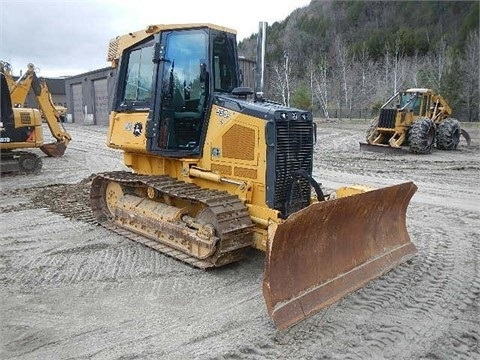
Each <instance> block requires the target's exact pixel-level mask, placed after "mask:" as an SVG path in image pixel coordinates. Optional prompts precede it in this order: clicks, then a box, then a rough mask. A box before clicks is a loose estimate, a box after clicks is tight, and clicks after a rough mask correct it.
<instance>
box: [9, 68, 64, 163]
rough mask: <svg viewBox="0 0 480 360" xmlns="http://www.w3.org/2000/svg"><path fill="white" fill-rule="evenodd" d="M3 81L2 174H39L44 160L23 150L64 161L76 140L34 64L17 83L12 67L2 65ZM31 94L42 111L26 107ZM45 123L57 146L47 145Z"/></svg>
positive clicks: (53, 143)
mask: <svg viewBox="0 0 480 360" xmlns="http://www.w3.org/2000/svg"><path fill="white" fill-rule="evenodd" d="M0 77H1V93H0V97H1V110H2V118H1V126H0V127H1V137H0V150H1V167H0V172H1V173H7V172H20V173H32V172H38V171H39V170H40V169H41V167H42V161H41V159H40V157H39V156H38V155H36V154H35V153H33V152H28V151H19V149H28V148H39V149H40V150H41V151H42V152H44V153H45V154H46V155H47V156H50V157H60V156H63V154H64V153H65V150H66V148H67V145H68V143H69V142H70V141H71V139H72V138H71V136H70V134H69V133H68V132H67V131H66V130H65V128H64V127H63V125H62V124H61V114H60V113H59V112H58V110H57V109H56V108H55V106H54V105H53V102H52V98H51V95H50V93H49V92H48V88H47V86H46V84H45V83H44V82H43V81H42V80H40V79H39V78H38V77H37V76H36V73H35V70H34V66H33V65H32V64H29V66H28V70H27V71H26V72H25V74H24V75H23V76H22V77H20V78H19V79H18V80H17V81H14V80H13V77H12V75H11V69H10V66H9V64H8V63H5V62H1V61H0ZM30 90H33V92H34V94H35V96H36V99H37V101H38V104H39V108H40V109H31V108H25V107H23V106H22V105H23V104H24V103H25V100H26V97H27V94H28V92H29V91H30ZM42 119H44V120H45V121H46V123H47V125H48V127H49V130H50V132H51V134H52V136H53V137H54V138H55V140H56V142H52V143H47V144H45V143H44V136H43V131H42Z"/></svg>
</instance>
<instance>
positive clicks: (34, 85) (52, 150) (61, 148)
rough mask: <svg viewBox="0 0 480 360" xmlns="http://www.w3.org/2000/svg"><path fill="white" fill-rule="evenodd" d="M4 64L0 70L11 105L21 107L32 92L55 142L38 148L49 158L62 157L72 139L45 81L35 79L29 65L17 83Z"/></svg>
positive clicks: (33, 70)
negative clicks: (7, 87) (6, 86)
mask: <svg viewBox="0 0 480 360" xmlns="http://www.w3.org/2000/svg"><path fill="white" fill-rule="evenodd" d="M5 64H6V63H5V62H1V64H0V70H1V71H2V72H3V73H4V76H5V78H6V81H7V84H8V86H9V89H10V96H11V100H12V103H13V104H21V105H23V104H24V103H25V101H26V99H27V95H28V93H29V92H30V90H32V91H33V93H34V95H35V97H36V99H37V102H38V105H39V108H40V110H41V112H42V117H43V119H44V120H45V121H46V123H47V125H48V128H49V130H50V133H51V134H52V136H53V137H54V138H55V139H56V140H57V141H56V142H53V143H48V144H43V145H42V146H40V150H42V151H43V153H45V154H46V155H47V156H49V157H60V156H63V154H64V153H65V150H66V148H67V146H68V143H69V142H70V140H71V139H72V138H71V136H70V134H69V133H68V132H67V131H66V130H65V128H64V127H63V125H62V122H61V119H60V113H59V112H58V110H57V109H56V107H55V105H54V103H53V100H52V96H51V94H50V92H49V90H48V86H47V84H46V82H45V79H39V78H38V77H37V74H36V72H35V66H34V65H33V64H31V63H30V64H28V66H27V71H25V73H24V75H23V76H22V77H20V78H19V79H18V80H17V81H13V78H12V75H11V73H10V67H9V66H6V65H5Z"/></svg>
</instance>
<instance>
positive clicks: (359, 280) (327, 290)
mask: <svg viewBox="0 0 480 360" xmlns="http://www.w3.org/2000/svg"><path fill="white" fill-rule="evenodd" d="M416 190H417V186H416V185H415V184H414V183H412V182H408V183H404V184H400V185H395V186H391V187H386V188H382V189H378V190H372V191H368V192H365V193H361V194H358V195H353V196H348V197H344V198H339V199H336V200H331V201H324V202H320V203H316V204H313V205H310V206H309V207H307V208H305V209H303V210H301V211H299V212H297V213H295V214H293V215H291V216H290V217H289V218H288V219H287V220H286V221H285V222H284V223H282V224H280V225H279V226H278V227H277V229H276V231H274V232H273V231H271V232H270V233H269V241H268V244H267V253H266V263H265V274H264V281H263V296H264V298H265V302H266V305H267V310H268V313H269V314H270V316H271V317H272V319H273V320H274V322H275V324H276V325H277V327H278V328H279V329H286V328H288V327H289V326H292V325H294V324H296V323H297V322H299V321H301V320H303V319H304V318H306V317H308V316H310V315H312V314H314V313H316V312H318V311H319V310H321V309H322V308H324V307H326V306H329V305H331V304H333V303H334V302H336V301H338V300H339V299H341V298H342V297H343V296H345V295H347V294H349V293H351V292H353V291H355V290H357V289H359V288H360V287H362V286H363V285H364V284H366V283H367V282H368V281H370V280H372V279H374V278H376V277H378V276H380V275H382V274H384V273H386V272H387V271H389V270H391V269H392V268H393V267H395V266H396V265H398V264H401V263H402V262H404V261H406V260H408V259H410V258H411V257H412V256H413V255H414V254H415V253H416V251H417V249H416V247H415V245H413V243H411V242H410V237H409V235H408V232H407V227H406V212H407V207H408V204H409V202H410V199H411V198H412V196H413V194H414V193H415V191H416Z"/></svg>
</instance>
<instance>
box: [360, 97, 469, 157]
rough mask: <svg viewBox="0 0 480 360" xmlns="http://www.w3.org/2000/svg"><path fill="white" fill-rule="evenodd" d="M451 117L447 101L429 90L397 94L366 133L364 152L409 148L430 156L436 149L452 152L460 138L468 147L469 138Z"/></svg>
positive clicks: (387, 103)
mask: <svg viewBox="0 0 480 360" xmlns="http://www.w3.org/2000/svg"><path fill="white" fill-rule="evenodd" d="M451 116H452V109H451V107H450V106H449V105H448V103H447V102H446V100H445V99H444V98H443V97H442V96H441V95H439V94H436V93H435V92H434V91H433V90H432V89H424V88H412V89H408V90H406V91H399V92H397V93H396V94H395V95H393V96H392V97H391V98H390V99H388V100H387V102H386V103H385V104H384V105H383V106H382V107H381V108H380V115H379V116H378V117H376V118H374V119H373V120H372V121H371V123H370V126H369V128H368V129H367V135H366V142H365V143H364V142H361V143H360V148H361V149H363V150H374V151H377V150H379V151H384V150H387V151H398V150H404V149H406V148H408V150H409V151H410V152H412V153H414V154H429V153H430V152H431V150H432V147H433V146H435V145H436V148H437V149H440V150H455V149H456V148H457V146H458V144H459V142H460V135H463V137H464V138H465V140H466V141H467V145H468V146H469V145H470V142H471V140H470V135H469V134H468V133H467V131H466V130H464V129H462V128H461V127H460V123H459V122H458V120H457V119H454V118H452V117H451Z"/></svg>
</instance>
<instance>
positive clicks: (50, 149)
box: [40, 141, 67, 157]
mask: <svg viewBox="0 0 480 360" xmlns="http://www.w3.org/2000/svg"><path fill="white" fill-rule="evenodd" d="M66 148H67V146H66V145H65V144H64V143H63V142H60V141H59V142H56V143H50V144H44V145H42V146H40V150H42V151H43V152H44V153H45V154H46V155H47V156H49V157H60V156H63V154H65V150H66Z"/></svg>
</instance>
